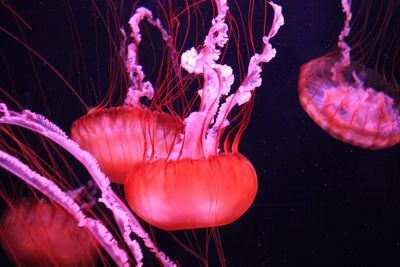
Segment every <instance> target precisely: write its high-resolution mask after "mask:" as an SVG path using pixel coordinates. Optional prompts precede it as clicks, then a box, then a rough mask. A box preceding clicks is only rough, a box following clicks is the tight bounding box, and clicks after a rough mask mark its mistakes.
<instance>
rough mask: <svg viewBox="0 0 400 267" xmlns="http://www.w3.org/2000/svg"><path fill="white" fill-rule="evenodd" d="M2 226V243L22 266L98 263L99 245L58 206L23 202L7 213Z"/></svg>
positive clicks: (29, 200)
mask: <svg viewBox="0 0 400 267" xmlns="http://www.w3.org/2000/svg"><path fill="white" fill-rule="evenodd" d="M0 225H1V227H0V239H1V243H2V244H3V246H4V248H5V250H6V251H7V252H8V254H9V255H10V256H11V257H15V262H16V263H18V265H21V266H65V267H67V266H94V265H95V264H96V261H97V254H98V253H97V243H96V242H95V241H94V239H93V238H92V237H91V235H90V233H89V232H88V231H87V230H86V229H84V228H80V227H78V225H77V224H76V223H75V220H74V219H73V217H71V216H70V215H69V214H68V213H67V212H66V211H65V210H63V209H62V208H60V207H59V206H57V205H52V204H50V203H48V202H46V201H44V200H42V201H36V199H28V198H24V199H21V200H19V202H18V203H14V204H13V205H12V207H10V208H8V209H7V210H6V211H5V213H4V214H3V216H2V218H1V222H0ZM77 244H80V245H79V246H77Z"/></svg>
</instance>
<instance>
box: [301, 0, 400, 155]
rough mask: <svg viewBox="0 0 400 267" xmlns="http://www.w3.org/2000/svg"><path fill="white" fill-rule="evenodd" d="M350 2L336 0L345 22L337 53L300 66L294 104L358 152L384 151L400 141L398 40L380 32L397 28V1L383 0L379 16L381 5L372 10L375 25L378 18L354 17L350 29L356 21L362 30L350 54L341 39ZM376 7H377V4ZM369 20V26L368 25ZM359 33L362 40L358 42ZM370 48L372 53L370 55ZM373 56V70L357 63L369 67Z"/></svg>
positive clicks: (346, 27)
mask: <svg viewBox="0 0 400 267" xmlns="http://www.w3.org/2000/svg"><path fill="white" fill-rule="evenodd" d="M350 3H351V1H349V0H342V6H343V11H344V13H345V14H346V19H345V24H344V28H343V30H342V32H341V33H340V35H339V41H338V51H335V52H332V53H329V54H327V55H325V56H322V57H320V58H316V59H314V60H311V61H310V62H308V63H306V64H304V65H303V66H302V67H301V69H300V76H299V97H300V103H301V105H302V106H303V108H304V110H305V111H306V112H307V113H308V115H309V116H310V117H311V118H312V119H313V120H314V121H315V122H316V123H317V124H318V125H319V126H320V127H321V128H322V129H324V130H325V131H326V132H328V133H329V134H330V135H331V136H333V137H335V138H337V139H339V140H341V141H343V142H346V143H350V144H352V145H355V146H359V147H362V148H368V149H382V148H387V147H390V146H393V145H395V144H398V143H399V142H400V109H399V106H398V104H399V102H398V97H399V94H398V92H399V84H398V83H397V82H396V77H397V76H398V73H396V71H397V72H398V69H397V70H396V68H397V67H398V66H396V64H397V65H398V62H397V61H396V60H398V59H396V58H398V57H399V53H398V52H397V51H398V45H399V38H398V35H396V36H393V33H388V34H386V33H385V32H383V30H387V29H394V30H396V29H397V30H398V23H399V21H398V20H397V21H396V17H395V16H394V13H395V12H396V11H397V10H396V9H398V8H399V3H398V1H388V3H387V7H386V12H383V10H384V9H385V8H383V6H380V8H379V9H377V10H380V11H379V15H378V16H380V17H382V16H384V18H383V20H382V24H381V25H380V24H379V23H377V22H376V21H375V20H377V19H379V18H375V17H374V16H371V15H370V14H367V15H366V16H365V17H363V18H361V17H357V18H356V20H355V25H357V23H358V25H361V27H364V28H363V29H362V30H361V31H358V32H357V34H358V36H357V38H358V41H357V43H356V44H355V45H354V49H353V50H351V48H350V46H349V45H348V44H347V43H346V42H345V40H344V39H345V38H346V37H347V36H348V35H349V34H350V20H351V17H352V13H351V6H350ZM377 3H378V2H377ZM377 3H375V4H377ZM379 4H381V5H383V3H381V2H380V1H379ZM371 7H372V4H371V3H364V2H363V3H362V6H361V8H366V9H368V10H369V11H368V12H371V10H374V8H371ZM371 19H374V23H371V22H368V20H371ZM363 21H364V22H363ZM360 22H361V23H360ZM390 25H393V27H391V26H390ZM377 29H378V32H377V33H376V31H377ZM374 33H376V34H374ZM362 35H365V36H367V37H366V38H364V39H361V41H360V40H359V38H360V36H362ZM371 38H373V40H371ZM363 47H364V50H362V49H363ZM373 49H376V50H378V52H375V53H374V52H373ZM390 50H395V51H396V53H395V55H394V57H393V59H391V58H390V57H388V56H387V54H386V53H388V52H389V51H390ZM350 52H351V55H350ZM375 56H376V57H377V58H378V59H376V60H375V61H374V62H372V64H374V67H373V69H369V68H368V67H367V65H363V63H364V62H365V61H368V62H367V63H370V62H371V58H372V57H375ZM379 57H381V58H384V59H383V60H382V59H380V58H379ZM378 69H381V73H379V72H378ZM387 73H389V74H387Z"/></svg>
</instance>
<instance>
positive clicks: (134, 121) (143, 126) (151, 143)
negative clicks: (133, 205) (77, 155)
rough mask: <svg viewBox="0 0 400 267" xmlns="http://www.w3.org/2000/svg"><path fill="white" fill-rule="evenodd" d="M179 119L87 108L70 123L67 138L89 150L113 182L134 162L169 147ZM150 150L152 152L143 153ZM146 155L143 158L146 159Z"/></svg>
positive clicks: (139, 110)
mask: <svg viewBox="0 0 400 267" xmlns="http://www.w3.org/2000/svg"><path fill="white" fill-rule="evenodd" d="M181 125H182V123H181V122H180V120H178V119H174V118H172V117H171V116H169V115H167V114H163V113H159V112H151V111H149V110H147V109H142V108H132V107H117V108H110V109H105V110H99V111H95V112H91V113H89V114H87V115H86V116H84V117H82V118H80V119H78V120H76V121H75V122H74V123H73V124H72V128H71V139H72V140H74V141H75V142H77V143H78V144H79V145H80V146H81V147H82V148H83V149H85V150H87V151H88V152H90V153H91V154H92V155H93V156H94V157H95V158H96V159H97V161H98V163H99V166H100V168H101V170H102V171H103V172H104V173H105V174H106V175H107V176H108V177H109V178H110V180H111V181H112V182H114V183H119V184H121V183H123V182H124V180H125V178H126V175H127V173H128V172H129V171H130V169H131V168H132V167H133V166H134V165H135V164H136V163H137V162H141V161H143V160H147V159H149V158H151V157H152V156H154V155H155V153H157V155H165V154H168V152H169V151H170V150H171V149H172V145H173V143H174V140H175V139H177V135H178V134H179V131H180V129H181V128H182V126H181ZM148 150H151V151H152V152H153V153H154V154H153V155H151V154H150V155H149V154H146V152H147V151H148ZM146 158H147V159H146Z"/></svg>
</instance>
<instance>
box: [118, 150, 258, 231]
mask: <svg viewBox="0 0 400 267" xmlns="http://www.w3.org/2000/svg"><path fill="white" fill-rule="evenodd" d="M256 192H257V175H256V172H255V170H254V168H253V166H252V165H251V163H250V161H249V160H248V159H246V158H245V157H244V156H243V155H241V154H239V153H222V154H219V155H216V156H211V157H208V158H199V159H182V160H177V161H166V160H165V159H160V160H157V161H154V162H152V163H145V162H144V163H138V164H137V165H135V167H134V168H133V169H132V171H131V172H130V173H129V175H128V178H127V180H126V182H125V196H126V199H127V201H128V203H129V204H130V206H131V207H132V209H133V210H134V211H135V212H136V213H137V214H138V215H139V216H140V217H141V218H142V219H144V220H145V221H147V222H148V223H150V224H152V225H154V226H156V227H158V228H161V229H165V230H182V229H193V228H203V227H213V226H219V225H225V224H229V223H232V222H233V221H235V220H237V219H238V218H239V217H240V216H241V215H242V214H243V213H244V212H245V211H246V210H247V209H248V208H249V207H250V205H251V203H252V202H253V200H254V198H255V195H256Z"/></svg>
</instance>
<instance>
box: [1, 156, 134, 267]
mask: <svg viewBox="0 0 400 267" xmlns="http://www.w3.org/2000/svg"><path fill="white" fill-rule="evenodd" d="M0 166H1V167H3V168H4V169H5V170H7V171H9V172H10V173H12V174H14V175H15V176H17V177H19V178H21V179H22V180H23V181H25V182H26V183H27V184H29V185H30V186H32V187H34V188H36V189H37V190H39V191H40V192H42V193H43V194H44V195H46V196H47V197H49V198H50V199H52V200H53V201H55V202H56V203H57V204H59V205H60V206H62V207H63V208H64V209H65V210H66V211H68V213H70V214H71V215H72V216H73V217H74V218H75V219H76V220H77V221H78V223H79V226H80V227H85V228H87V229H88V230H89V231H90V233H91V234H92V236H93V237H94V238H95V239H96V240H97V241H98V242H99V244H100V245H101V246H102V247H103V248H104V250H106V251H107V253H108V254H109V255H110V256H111V258H112V259H113V260H114V262H115V263H116V264H118V266H129V264H128V256H127V255H126V253H125V251H124V250H122V249H121V248H120V246H119V244H118V242H117V241H116V240H115V239H114V237H113V236H112V234H111V233H110V232H109V231H108V230H107V228H106V227H105V226H104V225H103V223H102V222H101V221H99V220H95V219H92V218H88V217H86V216H85V215H84V214H83V213H82V211H81V208H80V207H79V205H78V204H77V203H76V202H75V201H74V199H73V198H72V197H70V196H69V195H68V194H67V193H65V192H64V191H62V190H61V189H60V188H59V187H58V186H57V185H56V184H55V183H53V182H52V181H50V180H49V179H47V178H46V177H44V176H41V175H40V174H38V173H37V172H35V171H33V170H32V169H30V168H29V167H28V166H27V165H25V164H23V163H22V162H21V161H20V160H18V159H17V158H15V157H13V156H11V155H9V154H8V153H6V152H4V151H2V150H0Z"/></svg>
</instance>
